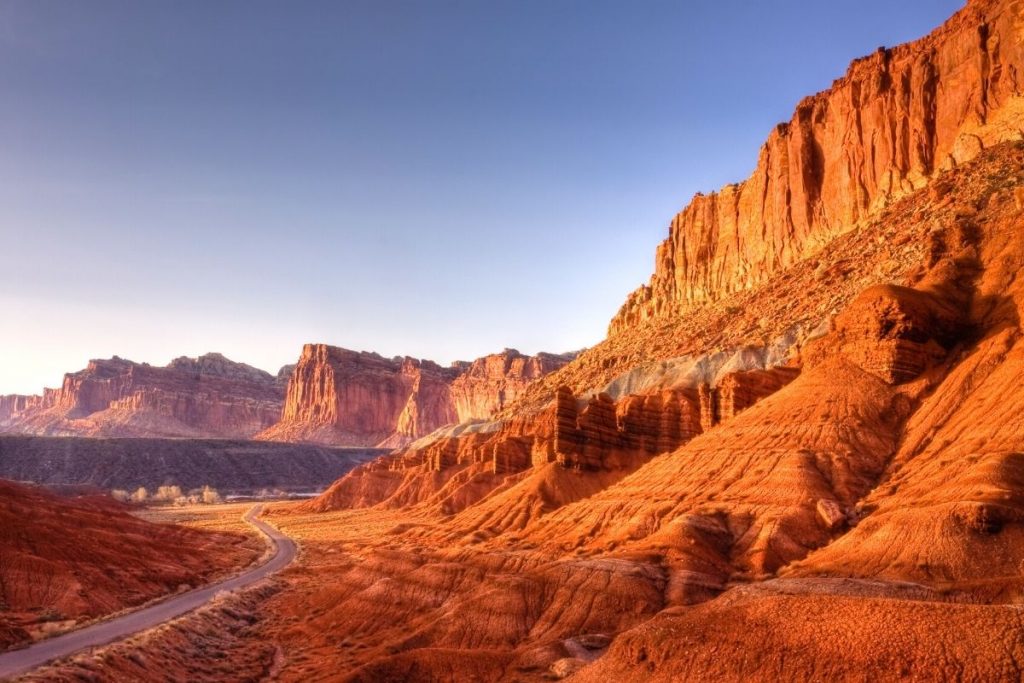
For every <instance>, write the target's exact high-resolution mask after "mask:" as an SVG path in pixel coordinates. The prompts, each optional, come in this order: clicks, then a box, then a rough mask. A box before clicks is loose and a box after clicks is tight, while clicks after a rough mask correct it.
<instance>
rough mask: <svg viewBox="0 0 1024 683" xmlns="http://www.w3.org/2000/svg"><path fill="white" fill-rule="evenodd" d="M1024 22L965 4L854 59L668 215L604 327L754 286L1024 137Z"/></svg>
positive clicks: (1008, 12)
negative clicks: (650, 263)
mask: <svg viewBox="0 0 1024 683" xmlns="http://www.w3.org/2000/svg"><path fill="white" fill-rule="evenodd" d="M1020 31H1021V18H1020V12H1019V11H1018V9H1017V8H1016V6H1014V5H1013V3H1006V2H972V3H969V4H968V7H967V8H966V9H964V10H963V11H962V12H960V13H958V14H957V15H956V16H955V17H954V18H953V19H951V20H950V21H949V22H947V23H946V24H945V25H944V26H943V27H941V28H939V29H937V30H936V31H934V32H933V33H932V34H931V35H929V36H927V37H925V38H923V39H921V40H918V41H916V42H913V43H908V44H906V45H901V46H899V47H895V48H889V49H879V50H878V51H877V52H875V53H874V54H873V55H871V56H869V57H864V58H862V59H858V60H856V61H854V62H853V63H852V64H851V65H850V68H849V70H848V71H847V73H846V75H845V76H843V77H842V78H840V79H839V80H837V81H835V83H833V85H832V87H831V88H829V89H828V90H825V91H823V92H821V93H818V94H817V95H814V96H812V97H808V98H806V99H804V100H803V101H801V102H800V104H799V105H798V106H797V108H796V111H795V112H794V114H793V118H792V119H791V120H790V121H788V122H786V123H782V124H779V125H778V126H776V128H775V129H774V130H773V131H772V132H771V133H770V134H769V136H768V140H767V141H766V142H765V144H764V146H763V147H762V148H761V153H760V155H759V157H758V161H757V167H756V168H755V170H754V172H753V174H752V175H751V176H750V177H749V178H748V179H747V180H745V181H743V182H742V183H739V184H734V185H729V186H727V187H725V188H723V189H722V190H720V191H719V192H714V193H711V194H708V195H701V194H698V195H697V196H696V197H694V198H693V200H692V201H691V202H690V204H689V205H688V206H687V207H686V208H685V209H683V210H682V211H681V212H680V213H679V214H678V215H677V216H676V217H675V218H673V219H672V222H671V225H670V228H669V237H668V239H666V240H665V241H664V242H663V243H662V244H661V245H660V246H659V247H658V249H657V254H656V256H655V271H654V275H653V276H652V277H651V280H650V283H649V284H648V285H645V286H643V287H641V288H640V289H638V290H636V291H635V292H633V293H632V294H631V295H630V296H629V298H628V299H627V301H626V303H625V304H624V305H623V306H622V308H621V309H620V311H619V312H618V314H617V315H616V316H615V318H614V319H613V320H612V322H611V325H610V327H609V333H610V334H617V333H620V332H622V331H624V330H627V329H629V328H630V327H633V326H635V325H637V324H639V323H641V322H643V321H645V320H650V319H654V318H663V317H671V316H673V315H676V314H678V313H679V312H680V311H681V310H682V309H683V308H684V307H686V306H688V305H693V304H701V303H703V302H709V301H715V300H718V299H721V298H722V297H723V296H726V295H728V294H729V293H731V292H736V291H740V290H745V289H749V288H751V287H753V286H755V285H757V284H759V283H762V282H764V281H766V280H767V279H768V278H769V277H771V276H772V275H773V274H775V273H778V272H780V271H781V270H783V269H785V268H786V267H787V266H789V265H791V264H793V263H795V262H797V261H800V260H801V259H804V258H807V257H808V256H810V255H812V254H814V253H816V252H818V251H820V250H821V249H822V248H823V247H824V246H825V245H827V244H828V243H829V242H830V241H832V240H833V239H834V238H835V237H836V236H837V235H839V234H841V233H843V232H845V231H847V230H849V229H851V228H853V227H854V226H855V225H856V224H858V223H859V222H860V221H862V220H864V219H865V218H867V217H869V216H871V215H872V214H874V213H876V212H877V211H878V210H879V209H880V208H881V207H884V206H886V205H887V204H889V203H891V202H892V201H893V200H895V199H897V198H899V197H901V196H904V195H906V194H907V193H909V192H912V191H914V190H916V189H920V188H921V187H923V186H924V185H925V184H927V183H928V181H929V179H931V178H932V177H933V176H935V175H936V174H937V173H939V172H941V171H942V170H945V169H950V168H953V167H956V166H957V165H960V164H963V163H964V162H965V161H967V160H969V159H972V158H974V157H975V156H976V155H977V154H978V153H979V152H980V151H981V150H982V149H984V148H987V147H990V146H992V145H994V144H997V143H999V142H1002V141H1005V140H1010V139H1019V138H1020V136H1021V132H1020V131H1021V129H1022V128H1024V101H1022V99H1021V88H1022V87H1024V84H1021V83H1020V81H1019V78H1018V75H1017V74H1018V72H1019V71H1020V70H1021V69H1024V43H1022V41H1021V40H1020V37H1019V36H1020Z"/></svg>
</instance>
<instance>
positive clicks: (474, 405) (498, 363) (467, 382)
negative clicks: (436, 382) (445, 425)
mask: <svg viewBox="0 0 1024 683" xmlns="http://www.w3.org/2000/svg"><path fill="white" fill-rule="evenodd" d="M573 357H574V354H563V355H557V356H556V355H554V354H550V353H539V354H537V355H536V356H524V355H523V354H521V353H519V352H518V351H516V350H515V349H505V350H504V351H502V352H501V353H495V354H491V355H489V356H484V357H483V358H477V359H476V360H475V361H473V362H472V363H471V364H470V365H469V367H467V368H466V370H465V371H464V372H463V373H462V374H461V375H459V377H458V378H457V379H456V380H455V381H454V382H452V388H451V395H452V401H453V403H454V404H455V413H456V416H457V421H458V422H466V421H468V420H486V419H487V418H489V417H491V415H493V414H494V413H496V412H498V411H499V410H501V409H502V408H504V407H505V406H506V405H507V404H509V403H511V402H512V401H514V400H515V399H517V398H519V396H520V395H521V394H522V393H523V391H524V390H525V389H526V386H527V385H528V384H529V383H530V382H532V381H534V380H536V379H540V378H541V377H543V376H544V375H546V374H548V373H549V372H553V371H555V370H557V369H559V368H561V367H562V366H564V365H565V364H566V363H568V362H569V361H570V360H572V359H573Z"/></svg>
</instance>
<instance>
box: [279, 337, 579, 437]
mask: <svg viewBox="0 0 1024 683" xmlns="http://www.w3.org/2000/svg"><path fill="white" fill-rule="evenodd" d="M571 358H572V355H571V354H568V355H564V356H556V355H553V354H546V353H542V354H538V355H537V356H525V355H523V354H520V353H519V352H518V351H516V350H514V349H506V350H505V351H503V352H502V353H498V354H493V355H490V356H485V357H483V358H479V359H477V360H475V361H473V362H472V363H465V362H458V363H454V364H453V365H452V366H450V367H442V366H440V365H438V364H437V363H433V362H431V361H426V360H417V359H415V358H408V357H406V358H391V359H389V358H384V357H382V356H380V355H378V354H375V353H365V352H363V353H360V352H356V351H350V350H348V349H342V348H338V347H334V346H328V345H326V344H307V345H306V346H305V347H304V348H303V350H302V356H301V357H300V358H299V362H298V364H297V365H296V366H295V371H294V372H293V374H292V377H291V380H290V381H289V383H288V391H287V396H286V400H285V405H284V411H283V413H282V416H281V420H280V422H279V423H278V424H275V425H274V426H273V427H271V428H270V429H267V430H266V431H264V432H263V433H262V434H261V435H260V437H259V438H262V439H269V440H281V441H311V442H318V443H327V444H337V445H354V446H367V445H370V446H372V445H379V446H382V447H391V448H394V447H401V446H405V445H407V444H409V443H410V442H412V441H414V440H415V439H418V438H420V437H422V436H425V435H426V434H429V433H431V432H433V431H435V430H436V429H438V428H439V427H442V426H444V425H448V424H453V423H457V422H461V421H465V420H470V419H482V418H487V417H489V416H490V415H491V414H492V413H493V412H494V411H496V410H498V409H500V408H502V407H504V405H505V404H506V402H508V401H510V400H512V399H513V398H515V397H517V396H519V394H520V393H521V392H522V391H523V390H524V389H525V387H526V386H527V385H528V384H529V383H530V382H532V381H533V380H535V379H538V378H540V377H543V376H544V375H545V374H547V373H548V372H551V371H552V370H556V369H558V368H560V367H562V366H563V365H565V364H566V363H567V362H569V360H571Z"/></svg>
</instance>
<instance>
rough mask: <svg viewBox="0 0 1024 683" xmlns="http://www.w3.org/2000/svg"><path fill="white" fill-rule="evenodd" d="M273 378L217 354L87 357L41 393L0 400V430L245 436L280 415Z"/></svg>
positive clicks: (279, 388)
mask: <svg viewBox="0 0 1024 683" xmlns="http://www.w3.org/2000/svg"><path fill="white" fill-rule="evenodd" d="M283 398H284V385H283V384H282V383H281V381H280V380H279V379H278V378H275V377H274V376H273V375H270V374H268V373H266V372H263V371H262V370H258V369H256V368H253V367H251V366H248V365H245V364H243V363H235V362H233V361H230V360H228V359H227V358H225V357H224V356H222V355H220V354H216V353H211V354H207V355H205V356H201V357H199V358H178V359H175V360H173V361H171V363H170V364H168V365H167V366H166V367H154V366H151V365H148V364H145V363H134V362H132V361H129V360H124V359H121V358H118V357H116V356H115V357H114V358H111V359H109V360H93V361H90V362H89V365H88V366H87V367H86V369H85V370H81V371H79V372H75V373H69V374H67V375H65V376H64V382H63V384H62V386H61V388H60V389H46V390H45V391H44V393H43V395H42V396H29V397H24V396H8V397H3V398H2V399H0V429H3V430H4V431H7V432H14V433H24V434H48V435H60V436H73V435H82V436H170V437H184V436H189V437H195V436H214V437H233V438H246V437H251V436H252V435H253V434H255V433H256V432H258V431H260V430H261V429H264V428H266V427H267V426H269V425H271V424H273V423H274V421H275V420H277V418H278V417H279V415H280V413H281V407H282V405H283Z"/></svg>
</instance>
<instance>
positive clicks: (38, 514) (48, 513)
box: [0, 480, 263, 651]
mask: <svg viewBox="0 0 1024 683" xmlns="http://www.w3.org/2000/svg"><path fill="white" fill-rule="evenodd" d="M262 551H263V547H262V544H261V543H260V542H259V541H258V540H256V539H252V538H249V537H247V536H245V535H242V534H236V533H226V532H203V531H198V530H195V529H188V528H185V527H176V526H168V525H161V524H151V523H149V522H145V521H143V520H141V519H138V518H136V517H134V516H132V515H131V514H129V513H128V508H127V507H126V506H124V505H121V504H120V503H116V502H114V501H113V500H112V499H110V498H109V497H107V496H104V495H77V496H70V497H63V498H62V497H59V496H57V495H55V494H53V493H51V492H50V491H47V490H46V489H43V488H39V487H34V486H21V485H18V484H14V483H11V482H7V481H3V480H0V651H2V650H5V649H7V648H9V647H12V646H17V645H21V644H23V643H26V642H29V641H30V640H32V639H36V638H39V637H43V636H45V635H46V634H48V633H53V632H55V631H63V630H67V629H69V628H71V627H74V626H80V625H81V623H82V622H85V621H90V620H92V619H95V618H97V617H102V616H104V615H107V614H110V613H114V612H119V611H121V610H123V609H125V608H126V607H132V606H135V605H139V604H142V603H145V602H147V601H149V600H152V599H154V598H157V597H162V596H164V595H167V594H168V593H173V592H175V591H178V590H180V589H182V588H184V587H192V586H197V585H200V584H203V583H206V582H208V581H209V580H210V579H212V578H214V577H216V576H219V575H223V574H226V573H230V571H231V570H232V569H236V568H238V567H241V566H245V565H246V564H248V563H249V562H251V561H253V560H255V559H256V558H258V557H259V555H260V553H261V552H262Z"/></svg>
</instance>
